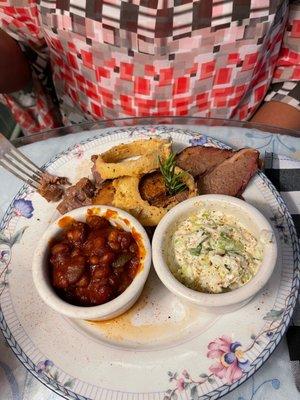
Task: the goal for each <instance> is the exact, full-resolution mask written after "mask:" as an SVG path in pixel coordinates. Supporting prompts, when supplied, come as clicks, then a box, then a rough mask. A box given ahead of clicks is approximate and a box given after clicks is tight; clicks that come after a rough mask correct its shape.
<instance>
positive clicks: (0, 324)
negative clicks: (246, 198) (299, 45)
mask: <svg viewBox="0 0 300 400" xmlns="http://www.w3.org/2000/svg"><path fill="white" fill-rule="evenodd" d="M153 128H154V129H155V130H156V129H160V130H161V132H163V131H165V132H169V133H171V132H172V130H176V132H178V133H183V134H185V135H188V134H189V135H191V136H197V137H198V138H205V139H208V140H209V143H210V144H215V145H217V146H219V147H221V148H227V149H232V148H233V147H230V146H228V145H226V144H225V143H223V142H221V141H219V140H218V139H214V138H212V137H210V136H208V135H203V134H201V133H199V132H197V131H195V130H193V129H192V128H191V129H190V128H189V127H187V128H185V127H182V128H181V127H175V126H174V127H173V126H172V125H152V126H151V125H139V126H128V127H124V128H118V129H113V130H112V131H109V132H107V130H106V129H103V131H102V132H98V133H96V134H95V135H93V136H91V137H89V138H86V139H84V140H81V141H80V140H79V141H78V142H76V143H75V144H73V145H71V146H69V147H68V148H67V149H65V150H63V151H61V152H59V153H57V154H55V155H54V156H53V157H51V158H50V160H48V161H47V162H46V163H44V165H43V166H42V168H48V167H49V166H51V165H52V164H53V163H55V162H56V161H57V160H58V159H59V158H61V157H63V156H66V155H67V154H69V153H70V152H72V151H73V150H74V149H75V148H76V147H77V146H78V145H85V144H87V143H89V142H92V141H94V140H98V139H100V138H102V137H106V136H109V135H110V134H120V133H128V132H130V131H131V132H134V131H136V130H137V129H139V130H145V131H146V132H148V133H149V132H151V136H154V135H155V131H154V132H153ZM95 131H97V130H95ZM92 132H93V131H91V132H90V133H92ZM81 133H82V132H81ZM159 133H160V132H158V133H157V134H158V135H159ZM78 134H79V135H80V133H78ZM140 134H141V135H143V132H141V133H140ZM149 137H150V136H149ZM258 176H259V177H260V178H261V179H262V180H263V182H264V183H265V184H266V185H267V186H268V188H269V189H270V190H271V192H272V194H273V195H274V197H275V198H276V200H277V203H278V205H279V207H280V211H281V212H282V214H283V215H284V216H285V219H286V221H287V225H288V229H289V234H290V237H291V238H292V244H291V247H292V249H293V258H294V260H293V263H294V268H293V278H292V290H291V292H290V294H289V296H288V298H289V301H288V303H287V306H286V308H285V312H284V316H283V318H282V323H281V326H278V328H279V329H278V330H277V331H276V332H275V333H274V335H273V336H272V339H270V340H269V342H268V344H267V345H266V347H265V348H264V349H263V350H262V351H261V352H260V353H259V354H258V355H257V357H256V359H255V360H253V361H252V362H251V368H249V370H248V371H247V372H246V373H245V374H243V376H242V377H241V378H240V379H238V380H237V381H235V382H234V383H232V384H223V385H222V386H220V387H219V388H217V389H214V390H212V391H210V392H209V393H207V394H205V395H201V396H200V397H198V399H199V400H200V399H203V400H204V399H207V400H208V399H211V398H214V399H219V398H220V397H222V396H224V395H226V394H228V393H230V392H231V391H233V390H234V389H236V388H237V387H238V386H240V385H241V384H242V383H244V382H245V381H246V380H248V379H249V378H250V377H251V376H252V375H253V374H254V373H255V372H257V371H258V370H259V369H260V368H261V366H262V365H263V364H264V363H265V362H266V361H267V360H268V358H269V357H270V356H271V354H272V353H273V352H274V350H275V349H276V347H277V346H278V344H279V343H280V341H281V339H282V338H283V336H284V334H285V332H286V330H287V328H288V325H289V323H290V320H291V318H292V314H293V311H294V309H295V306H296V301H297V297H298V293H299V282H300V259H299V258H300V255H299V243H298V240H297V233H296V229H295V226H294V222H293V220H292V217H291V214H290V212H289V210H288V208H287V206H286V204H285V202H284V200H283V199H282V197H281V195H280V193H279V192H278V191H277V189H276V188H275V186H274V185H273V183H272V182H271V181H270V180H269V179H268V178H267V176H266V175H265V174H264V173H263V172H262V171H258ZM25 193H26V194H29V193H31V189H30V187H29V186H28V185H27V184H24V185H23V186H22V187H21V188H20V190H19V191H18V192H17V193H16V195H15V196H14V197H13V198H12V200H11V202H10V204H9V206H8V208H7V209H6V211H5V213H4V215H3V217H2V218H1V221H0V232H1V231H2V230H3V229H4V228H5V225H6V223H7V218H8V216H9V215H10V213H11V210H12V208H13V203H14V201H15V200H16V199H18V198H20V196H22V195H23V194H25ZM0 330H1V332H2V334H3V336H4V338H5V340H6V342H7V344H8V346H9V347H10V348H11V350H12V351H13V352H14V354H15V355H16V357H17V358H18V360H19V361H20V362H21V363H22V364H23V365H24V367H25V368H26V369H27V370H28V371H29V372H30V373H31V374H32V375H33V376H34V377H35V378H36V379H38V380H39V381H40V382H41V383H42V384H43V385H45V386H46V387H47V388H48V389H50V390H52V391H53V392H55V393H56V394H58V395H60V396H62V397H63V398H66V399H70V398H71V399H76V400H92V399H91V398H89V397H86V396H82V395H80V394H77V393H76V392H74V391H72V390H71V389H68V388H66V387H65V386H63V385H61V384H59V383H58V382H57V381H54V380H53V379H51V378H50V377H48V376H47V375H46V374H39V373H38V372H37V371H36V365H35V364H34V363H33V362H32V361H31V360H30V358H29V357H28V356H27V355H26V353H25V352H24V351H23V350H22V348H21V347H20V346H19V344H18V343H17V341H16V340H15V338H14V337H13V335H12V333H11V332H10V329H9V327H8V325H7V323H6V321H5V318H4V314H3V312H2V309H1V301H0ZM253 363H255V365H253ZM110 390H111V389H110ZM114 392H117V391H114ZM136 393H137V394H138V393H140V392H136ZM151 393H152V392H151ZM159 393H163V392H159ZM215 396H216V397H215Z"/></svg>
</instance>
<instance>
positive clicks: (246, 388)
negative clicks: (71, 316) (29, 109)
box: [0, 126, 300, 400]
mask: <svg viewBox="0 0 300 400" xmlns="http://www.w3.org/2000/svg"><path fill="white" fill-rule="evenodd" d="M180 127H181V128H182V126H180ZM189 129H193V130H194V131H198V132H201V133H203V134H206V135H208V136H212V137H214V138H216V139H218V140H220V141H222V142H224V143H226V144H228V145H230V146H232V147H234V148H241V147H249V146H251V147H256V148H257V149H259V150H260V151H261V153H262V156H264V155H265V153H274V154H277V155H280V156H279V157H277V158H276V157H275V163H276V164H277V166H276V167H275V168H298V169H300V139H299V138H294V137H287V136H284V135H274V134H271V133H263V132H260V131H257V130H250V129H242V128H227V127H204V126H203V127H199V126H197V127H194V128H193V127H189ZM92 135H95V132H83V133H80V134H73V135H68V136H64V137H60V138H53V139H48V140H46V141H43V142H37V143H34V144H31V145H27V146H25V147H24V148H23V151H24V153H26V154H27V155H28V156H29V157H30V158H31V159H32V160H33V161H34V162H35V163H36V164H38V165H42V164H43V163H45V162H46V161H48V160H49V159H50V158H51V157H52V156H53V155H55V154H56V153H58V152H61V151H63V150H65V149H66V148H68V147H69V146H72V145H73V144H74V143H76V142H78V141H81V140H84V139H85V138H87V137H89V136H92ZM289 158H293V159H294V160H290V159H289ZM296 160H299V161H298V162H297V161H296ZM0 182H1V188H0V217H1V216H2V214H3V213H4V211H5V209H6V207H7V206H8V205H9V203H10V201H11V199H12V197H13V195H14V194H15V193H16V192H17V190H18V189H19V188H20V187H21V182H19V181H18V180H17V179H16V178H14V177H13V176H11V175H9V174H8V173H6V172H5V171H3V170H0ZM284 198H285V201H286V202H287V205H288V207H289V209H290V212H291V213H292V214H294V215H296V214H300V192H296V193H295V192H293V193H286V194H285V195H284ZM298 314H299V315H297V314H296V315H295V317H294V323H295V324H297V325H300V313H298ZM299 340H300V338H299ZM297 373H298V374H299V375H300V369H299V362H298V364H297V363H294V364H293V363H291V362H290V360H289V354H288V349H287V345H286V340H285V339H284V340H283V341H282V342H281V343H280V345H279V346H278V348H277V349H276V350H275V352H274V353H273V354H272V356H271V357H270V358H269V360H268V361H267V362H266V363H265V364H264V365H263V367H262V368H261V369H260V370H259V371H258V372H257V373H256V374H255V375H254V376H252V377H251V378H250V379H249V380H248V381H246V382H245V383H244V384H243V385H241V386H240V387H239V388H237V389H235V390H234V391H233V392H232V393H230V394H228V395H226V396H225V397H224V400H283V399H286V400H297V399H300V392H299V391H298V390H297V387H296V383H295V374H297ZM298 389H300V388H298ZM59 399H61V397H60V396H58V395H56V394H55V393H54V392H52V391H51V390H49V389H48V388H46V387H45V386H43V385H42V384H41V383H40V382H39V381H37V380H36V379H35V378H34V377H33V376H32V375H31V374H30V373H29V372H27V370H26V369H25V368H24V367H23V366H22V364H21V363H20V362H19V361H18V360H17V358H16V357H15V356H14V354H13V353H12V351H11V350H10V349H9V347H8V346H7V344H6V342H5V340H4V338H3V337H2V336H1V334H0V400H59Z"/></svg>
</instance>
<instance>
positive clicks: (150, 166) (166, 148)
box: [95, 138, 171, 179]
mask: <svg viewBox="0 0 300 400" xmlns="http://www.w3.org/2000/svg"><path fill="white" fill-rule="evenodd" d="M170 153H171V142H170V140H169V139H161V138H159V139H158V138H150V139H149V140H144V139H142V140H136V141H134V142H130V143H124V144H120V145H118V146H114V147H112V148H111V149H109V150H108V151H106V152H104V153H102V154H100V155H99V156H98V157H97V160H96V161H95V168H96V170H97V172H98V173H99V174H100V175H101V178H102V179H115V178H120V177H122V176H139V175H142V174H146V173H147V172H150V171H153V170H155V169H157V168H158V167H159V157H161V158H162V160H164V159H165V158H166V157H168V155H170ZM137 156H139V158H138V159H135V160H127V159H128V158H131V157H137Z"/></svg>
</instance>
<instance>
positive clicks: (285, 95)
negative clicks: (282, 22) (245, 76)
mask: <svg viewBox="0 0 300 400" xmlns="http://www.w3.org/2000/svg"><path fill="white" fill-rule="evenodd" d="M299 27H300V0H296V1H291V4H290V11H289V17H288V22H287V26H286V31H285V33H284V39H283V43H282V48H281V51H280V54H279V57H278V60H277V63H276V68H275V71H274V75H273V80H272V84H271V87H270V90H269V93H268V94H267V96H266V98H265V102H264V103H263V104H262V106H261V107H260V108H259V109H258V110H257V111H256V113H255V114H254V116H253V117H252V119H251V121H252V122H256V123H263V124H267V125H275V126H277V127H282V128H288V129H295V130H299V131H300V31H299Z"/></svg>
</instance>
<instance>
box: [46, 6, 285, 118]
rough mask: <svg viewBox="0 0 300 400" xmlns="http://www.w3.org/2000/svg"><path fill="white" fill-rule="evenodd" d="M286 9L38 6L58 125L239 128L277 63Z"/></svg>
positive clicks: (262, 93)
mask: <svg viewBox="0 0 300 400" xmlns="http://www.w3.org/2000/svg"><path fill="white" fill-rule="evenodd" d="M287 7H288V1H286V0H233V1H226V0H225V1H220V0H198V1H187V0H128V1H120V0H107V1H100V0H56V1H53V2H49V1H41V2H40V8H39V10H40V22H41V25H42V27H43V32H44V35H45V39H46V41H47V44H48V46H49V49H50V54H51V62H52V68H53V76H54V83H55V86H56V90H57V94H58V97H59V99H60V101H61V109H62V111H63V113H64V116H65V119H66V121H67V122H70V121H71V122H80V120H82V119H84V118H87V119H95V118H96V119H97V118H101V117H104V118H117V117H126V116H127V117H130V116H150V115H157V116H162V115H182V116H183V115H191V116H205V117H219V118H236V119H246V118H248V117H249V116H250V115H251V114H252V113H253V112H254V110H255V108H256V107H257V106H258V105H259V103H260V102H261V101H262V99H263V98H264V96H265V94H266V91H267V89H268V86H269V84H270V81H271V78H272V76H273V71H274V67H275V63H276V59H277V57H278V52H279V49H280V45H281V41H282V35H283V31H284V26H285V23H286V16H287Z"/></svg>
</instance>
